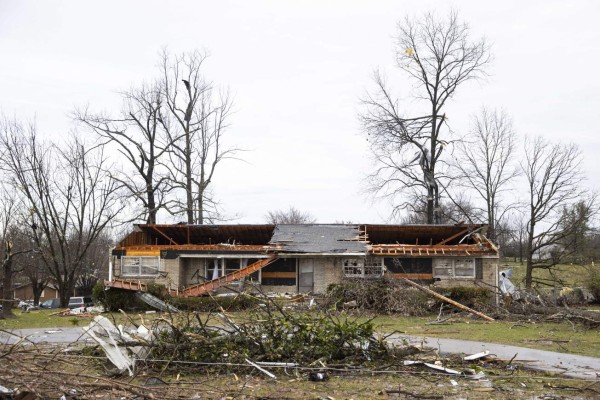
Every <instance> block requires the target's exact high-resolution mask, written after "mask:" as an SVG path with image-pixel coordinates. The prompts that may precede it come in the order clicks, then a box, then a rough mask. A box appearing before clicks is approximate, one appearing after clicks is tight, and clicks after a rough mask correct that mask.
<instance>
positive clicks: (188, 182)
mask: <svg viewBox="0 0 600 400" xmlns="http://www.w3.org/2000/svg"><path fill="white" fill-rule="evenodd" d="M185 140H186V149H185V194H186V205H187V222H188V224H193V223H194V198H193V195H192V148H191V143H190V137H189V133H187V135H186V139H185Z"/></svg>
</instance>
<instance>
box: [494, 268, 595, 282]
mask: <svg viewBox="0 0 600 400" xmlns="http://www.w3.org/2000/svg"><path fill="white" fill-rule="evenodd" d="M505 267H510V268H512V270H513V277H512V279H511V280H512V282H513V283H514V284H515V285H517V286H520V287H521V288H524V287H525V269H526V266H525V263H519V262H501V263H500V265H499V267H498V268H499V269H500V270H503V269H504V268H505ZM590 268H592V266H591V265H576V264H559V265H557V266H555V267H554V268H553V269H552V271H549V270H545V269H534V270H533V278H534V279H536V278H538V279H540V280H542V281H544V280H560V281H562V282H564V284H565V286H569V287H585V286H586V283H587V279H588V278H589V276H590V274H589V269H590ZM596 268H597V267H596ZM557 285H558V284H557ZM540 287H547V286H540Z"/></svg>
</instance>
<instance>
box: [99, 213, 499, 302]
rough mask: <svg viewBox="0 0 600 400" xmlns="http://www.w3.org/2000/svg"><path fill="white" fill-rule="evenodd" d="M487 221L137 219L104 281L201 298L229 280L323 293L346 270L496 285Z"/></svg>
mask: <svg viewBox="0 0 600 400" xmlns="http://www.w3.org/2000/svg"><path fill="white" fill-rule="evenodd" d="M485 228H486V226H485V225H475V224H468V225H465V224H459V225H370V224H356V225H355V224H294V225H185V224H176V225H148V224H140V225H136V226H135V229H134V230H133V232H131V233H130V234H129V235H127V236H126V237H125V238H124V239H123V240H122V241H121V242H120V243H119V244H118V246H116V247H115V248H114V249H112V252H111V263H110V265H111V267H110V269H111V270H110V273H109V280H108V281H106V286H108V287H116V288H126V289H134V290H139V289H144V286H145V284H146V283H149V282H154V283H158V284H163V285H165V286H166V287H167V288H168V289H169V290H170V292H171V294H172V295H176V296H184V297H188V296H199V295H203V294H206V293H208V292H210V291H213V290H215V289H218V288H219V287H222V286H224V285H233V284H244V285H257V286H260V288H261V289H262V290H263V291H266V292H287V293H307V292H312V293H315V294H321V293H324V292H325V291H326V289H327V286H328V285H330V284H332V283H338V282H340V281H341V280H342V279H343V278H344V277H349V278H360V279H376V278H381V277H384V276H385V277H388V278H403V277H404V278H408V279H414V280H419V281H425V282H427V281H429V282H435V284H436V285H444V286H459V285H474V284H475V283H476V282H484V283H487V284H490V285H497V282H496V277H497V276H498V273H497V269H498V250H497V248H496V247H495V246H494V244H493V243H491V242H490V241H489V240H488V239H487V238H486V237H485V235H484V234H483V232H484V231H485Z"/></svg>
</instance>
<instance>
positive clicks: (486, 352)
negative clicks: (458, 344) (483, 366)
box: [463, 350, 490, 361]
mask: <svg viewBox="0 0 600 400" xmlns="http://www.w3.org/2000/svg"><path fill="white" fill-rule="evenodd" d="M489 354H490V351H489V350H485V351H482V352H481V353H475V354H471V355H470V356H466V357H463V360H465V361H472V360H477V359H478V358H483V357H485V356H487V355H489Z"/></svg>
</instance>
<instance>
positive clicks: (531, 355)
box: [0, 328, 600, 379]
mask: <svg viewBox="0 0 600 400" xmlns="http://www.w3.org/2000/svg"><path fill="white" fill-rule="evenodd" d="M19 337H24V338H26V339H25V340H26V342H29V343H53V344H69V343H74V342H78V343H84V342H89V343H93V340H92V339H91V338H89V337H88V336H87V335H84V334H83V331H82V329H81V328H43V329H42V328H40V329H21V330H14V331H12V332H11V333H7V332H2V331H0V343H3V344H7V343H15V342H16V341H17V340H19ZM390 339H392V340H393V341H395V342H397V343H402V341H403V340H404V339H406V340H408V342H409V343H410V344H412V345H414V346H416V347H420V346H421V344H422V343H424V344H425V347H431V348H434V349H438V350H439V351H440V353H441V354H456V353H460V354H475V353H479V352H482V351H485V350H489V351H490V353H491V354H494V355H495V356H496V357H498V358H502V359H511V358H512V357H513V356H515V354H516V355H517V356H516V357H515V362H519V363H520V364H523V365H525V366H526V367H527V368H531V369H536V370H542V371H549V372H553V373H557V374H562V375H565V376H569V377H575V378H584V379H600V358H594V357H586V356H579V355H574V354H565V353H555V352H552V351H545V350H534V349H528V348H525V347H517V346H510V345H505V344H497V343H485V342H475V341H471V340H458V339H442V338H433V337H420V336H405V335H395V336H392V337H391V338H390Z"/></svg>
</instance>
